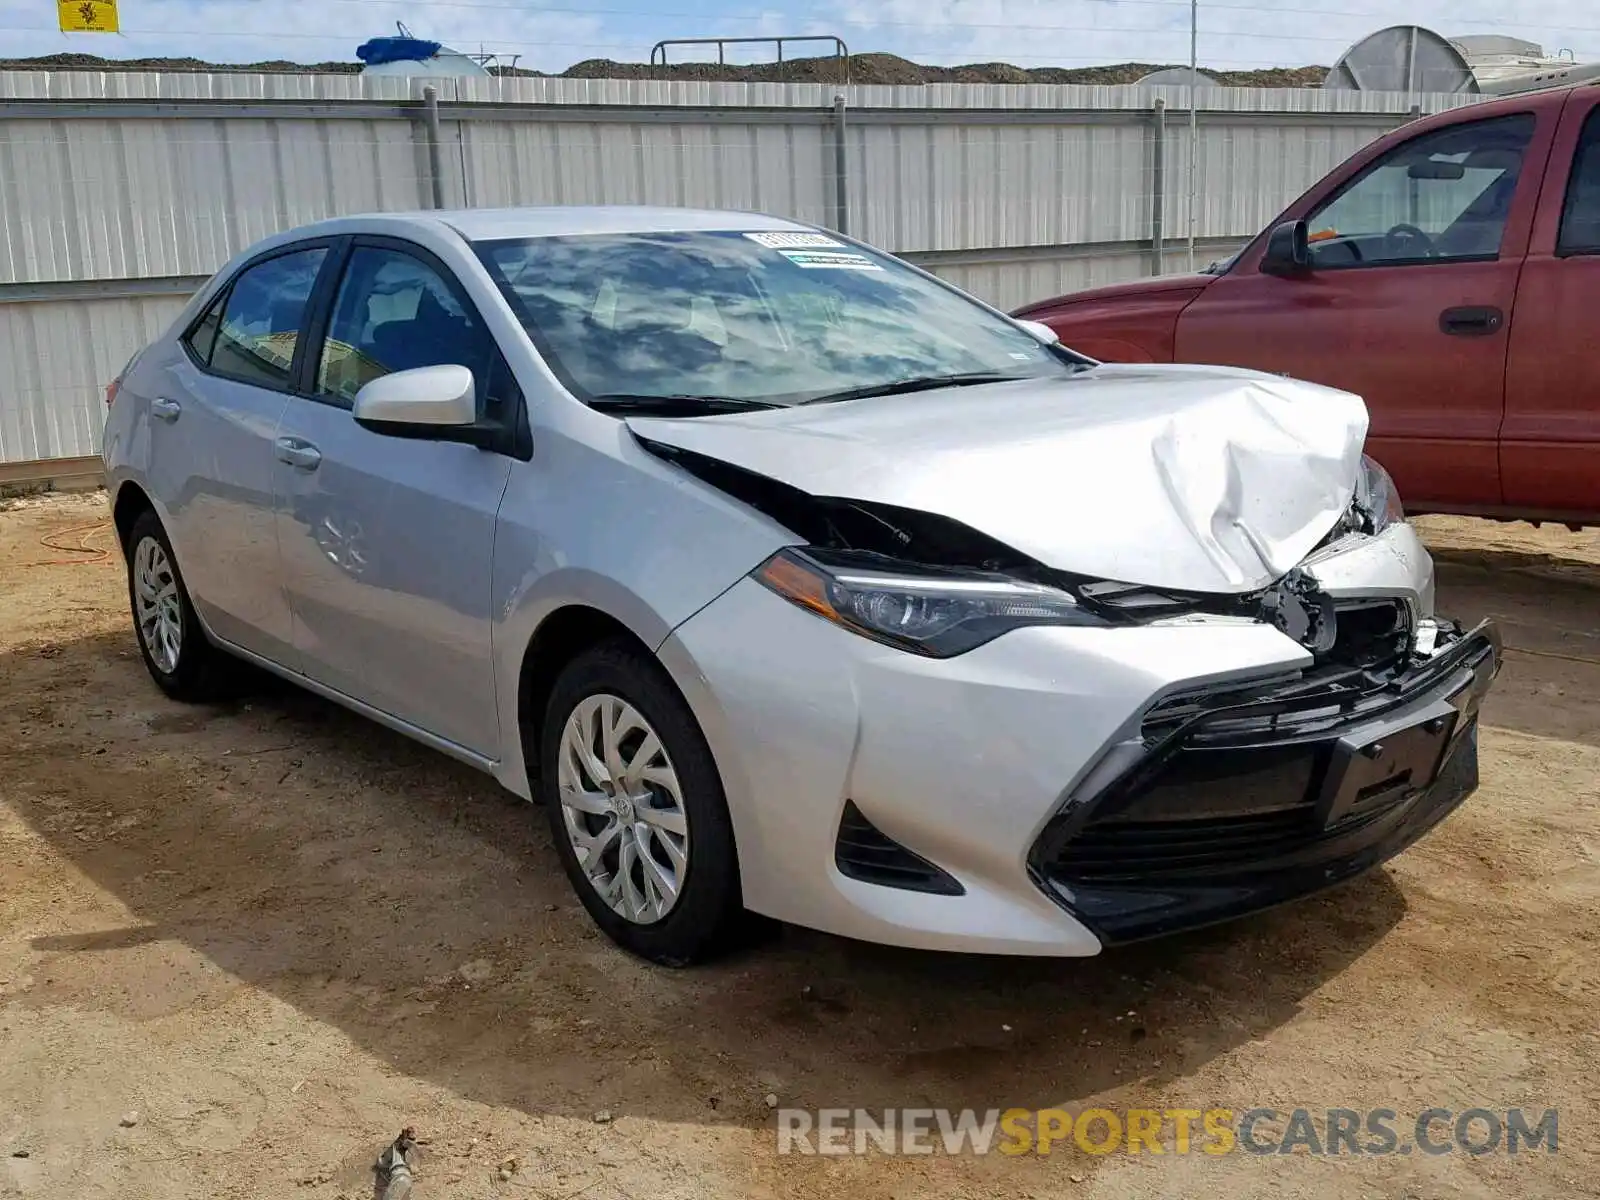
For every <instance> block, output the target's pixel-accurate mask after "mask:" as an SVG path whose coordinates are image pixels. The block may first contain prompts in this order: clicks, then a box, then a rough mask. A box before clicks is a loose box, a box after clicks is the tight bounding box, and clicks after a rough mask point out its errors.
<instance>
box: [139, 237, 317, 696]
mask: <svg viewBox="0 0 1600 1200" xmlns="http://www.w3.org/2000/svg"><path fill="white" fill-rule="evenodd" d="M328 252H329V248H328V244H327V243H326V242H302V243H297V244H295V245H293V246H289V247H286V248H283V249H278V250H274V251H272V252H270V253H269V254H267V255H265V256H263V257H261V258H258V259H256V260H254V261H253V262H250V263H248V264H246V265H245V266H244V267H243V268H241V269H240V270H239V272H238V273H237V274H236V275H235V276H234V277H233V279H232V280H231V281H230V282H229V284H228V285H227V286H225V287H224V288H223V289H222V291H221V292H220V293H219V294H218V295H217V297H216V299H215V300H213V301H212V303H211V304H209V305H208V306H207V307H206V309H205V310H204V311H203V312H202V313H201V314H200V316H199V318H198V319H197V320H196V322H195V323H194V324H193V325H192V326H191V327H190V328H189V329H188V330H187V331H186V332H185V334H184V336H183V339H182V347H183V353H184V357H183V358H182V359H181V360H179V361H177V362H176V363H175V364H174V365H173V366H172V367H171V368H169V369H167V370H166V371H163V372H159V373H156V374H154V375H153V376H152V378H153V380H154V385H153V393H154V394H152V395H150V396H148V397H143V399H144V400H145V401H146V402H147V403H148V404H149V408H150V415H151V422H150V426H151V455H150V479H151V486H152V487H153V488H154V489H155V493H156V495H157V497H158V498H159V499H160V500H161V502H162V505H163V506H164V508H165V509H166V513H167V520H168V524H169V529H168V534H169V536H170V537H171V538H172V541H173V547H174V549H175V550H176V551H177V554H178V565H179V568H180V569H181V570H182V571H183V574H184V580H185V582H186V583H187V585H188V588H189V594H190V596H191V597H192V598H193V600H194V603H195V607H196V608H197V609H198V610H199V612H200V616H201V618H202V619H203V620H204V621H205V623H206V625H207V627H208V628H210V629H211V631H212V632H213V633H215V634H216V635H217V636H218V637H220V638H222V639H224V640H226V641H228V642H230V643H232V644H234V645H236V646H241V647H243V648H244V649H246V650H250V651H253V652H255V653H257V654H260V655H262V656H264V657H266V658H269V659H271V660H273V661H274V662H277V663H280V664H282V665H283V666H286V667H290V668H293V667H294V665H295V662H294V651H293V635H292V632H291V621H290V616H289V606H288V602H287V600H286V598H285V596H284V591H283V586H282V582H281V579H280V577H279V573H278V536H277V530H276V527H275V524H274V519H273V511H272V509H273V505H272V475H273V449H272V440H273V437H274V435H275V434H276V431H277V427H278V418H279V416H280V415H281V414H282V412H283V409H284V406H285V405H286V404H287V403H288V398H289V390H290V380H291V379H293V378H294V371H295V366H296V363H297V362H298V361H299V357H300V356H301V355H302V354H303V353H304V347H303V344H302V339H301V338H300V330H301V328H302V326H303V324H304V322H305V319H306V313H307V307H308V302H309V300H310V298H311V294H312V291H313V289H314V287H315V284H316V281H317V277H318V273H319V272H320V271H321V270H322V268H323V266H324V265H325V263H326V261H327V257H328Z"/></svg>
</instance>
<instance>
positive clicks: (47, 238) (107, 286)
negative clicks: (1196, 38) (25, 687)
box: [0, 72, 1463, 463]
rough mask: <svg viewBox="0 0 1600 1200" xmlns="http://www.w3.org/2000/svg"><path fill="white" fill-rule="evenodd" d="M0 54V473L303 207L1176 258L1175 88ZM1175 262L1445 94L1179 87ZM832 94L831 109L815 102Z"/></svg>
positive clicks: (70, 430) (1053, 264) (989, 290)
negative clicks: (816, 233) (50, 64)
mask: <svg viewBox="0 0 1600 1200" xmlns="http://www.w3.org/2000/svg"><path fill="white" fill-rule="evenodd" d="M432 83H433V86H434V87H435V88H436V91H437V116H438V124H437V129H438V140H437V141H434V135H433V134H432V133H431V132H430V129H431V128H432V127H433V126H432V125H431V123H430V121H429V119H428V107H429V106H428V104H427V102H426V101H425V99H424V96H423V87H424V83H423V81H419V80H407V79H392V78H391V79H372V78H367V79H363V78H361V77H359V76H331V75H324V76H295V75H240V74H216V75H154V74H89V73H72V72H62V73H51V72H13V73H0V463H6V462H17V461H20V460H37V459H52V458H62V457H72V456H79V455H87V454H93V453H95V452H96V451H97V449H98V445H99V431H100V419H101V412H102V402H101V396H102V391H103V388H104V385H105V383H106V381H107V380H108V379H110V378H111V377H112V376H113V375H114V374H115V373H116V371H117V370H118V369H119V368H120V367H121V365H122V363H123V362H124V361H125V360H126V359H127V357H128V356H129V355H130V354H131V353H132V352H133V351H134V350H135V349H136V348H137V347H138V346H139V345H141V344H142V343H143V342H145V341H147V340H148V339H149V338H151V337H153V336H154V335H156V334H157V333H159V332H160V331H161V330H162V329H163V328H165V326H166V325H167V324H168V323H169V322H170V321H171V320H172V318H173V316H174V314H175V313H176V312H177V311H178V309H179V308H180V307H181V305H182V303H183V299H184V297H185V296H187V295H188V294H189V293H190V292H191V291H193V289H194V288H195V287H196V286H197V285H198V284H199V283H200V282H201V281H202V280H203V279H204V278H205V277H206V276H207V275H209V274H210V273H211V272H212V271H214V270H215V269H216V268H217V267H218V266H219V265H220V264H221V263H223V262H224V261H226V260H227V259H228V258H229V257H230V256H231V255H232V254H233V253H235V252H236V251H238V250H239V249H242V248H243V247H245V246H247V245H248V244H250V243H251V242H252V241H254V240H256V239H257V238H259V237H262V236H263V235H265V234H267V233H271V232H274V231H276V230H279V229H283V228H286V227H289V226H292V225H297V224H301V223H303V222H307V221H313V220H318V219H321V218H324V217H328V216H334V215H339V214H345V213H353V212H363V211H373V210H391V211H393V210H404V209H418V208H427V207H432V206H434V204H435V202H436V201H442V203H443V204H444V205H445V206H448V207H455V206H460V205H471V206H488V205H513V204H592V203H612V204H627V203H647V204H669V205H690V206H708V207H723V208H736V209H754V210H760V211H763V212H771V213H777V214H780V215H784V216H790V217H794V218H798V219H800V220H803V221H809V222H814V223H816V224H819V225H824V226H829V227H834V228H843V229H846V230H847V231H848V232H849V233H851V234H853V235H855V236H858V237H862V238H865V239H866V240H868V241H871V242H874V243H876V244H878V245H880V246H883V247H885V248H887V249H889V250H892V251H894V252H896V253H899V254H901V255H903V256H905V257H907V258H908V259H911V260H912V261H915V262H919V263H921V264H922V265H925V266H928V267H930V268H931V269H933V270H936V271H938V272H939V273H940V274H941V275H944V276H945V277H946V278H948V279H950V280H952V281H953V282H955V283H957V284H958V285H960V286H962V287H965V288H967V289H968V290H970V291H973V292H974V293H976V294H978V295H980V296H982V297H984V298H985V299H987V300H989V301H991V302H992V303H995V304H998V305H1000V306H1002V307H1007V308H1009V307H1014V306H1016V305H1018V304H1021V303H1023V302H1025V301H1027V300H1031V299H1035V298H1039V297H1043V296H1048V295H1052V294H1055V293H1058V292H1064V291H1070V290H1073V289H1076V288H1081V287H1086V286H1091V285H1094V284H1098V283H1104V282H1112V281H1115V280H1119V279H1125V278H1130V277H1133V276H1137V275H1141V274H1153V273H1157V272H1159V271H1161V270H1163V269H1166V270H1173V269H1181V268H1182V267H1184V266H1185V265H1186V263H1187V255H1186V248H1185V246H1184V244H1183V243H1184V239H1185V237H1186V235H1187V233H1188V231H1189V213H1190V206H1189V194H1188V184H1189V163H1188V158H1189V145H1190V143H1189V137H1188V129H1187V120H1188V114H1187V111H1186V110H1185V109H1184V107H1183V106H1184V105H1185V103H1186V97H1187V93H1186V91H1185V90H1184V89H1182V88H1161V89H1138V88H1125V87H1118V88H1101V87H1060V86H1011V85H983V84H959V85H956V84H940V85H930V86H925V87H904V88H901V87H850V88H842V89H841V88H836V87H828V86H824V85H817V84H736V83H686V82H649V81H603V80H601V81H596V80H569V79H504V80H501V79H464V80H437V81H432ZM1199 96H1200V103H1201V106H1202V107H1201V111H1200V112H1199V114H1198V128H1199V141H1198V147H1199V153H1198V158H1197V161H1196V163H1195V171H1194V179H1195V184H1196V189H1195V205H1194V225H1195V228H1194V236H1195V238H1196V240H1197V246H1198V249H1199V252H1200V255H1201V261H1202V262H1203V261H1205V260H1206V259H1209V258H1211V257H1216V256H1218V255H1220V254H1222V253H1226V252H1228V251H1230V250H1231V249H1233V248H1234V247H1236V246H1237V245H1238V244H1240V242H1241V241H1242V240H1244V239H1245V238H1246V237H1248V236H1249V235H1251V234H1253V233H1254V232H1255V231H1256V230H1258V229H1259V228H1260V227H1261V226H1262V225H1263V224H1264V223H1265V222H1267V221H1268V220H1270V219H1271V218H1272V217H1273V216H1274V215H1275V214H1276V213H1277V212H1278V211H1279V210H1280V209H1281V208H1282V206H1283V205H1284V204H1285V203H1286V202H1287V201H1288V200H1290V199H1291V198H1293V197H1294V196H1295V195H1296V194H1298V193H1299V192H1300V191H1302V190H1303V189H1304V188H1305V187H1307V186H1308V185H1310V184H1311V183H1312V182H1314V181H1315V180H1316V179H1318V178H1319V177H1320V176H1322V175H1323V174H1324V173H1326V172H1327V171H1328V170H1329V169H1330V168H1332V167H1333V166H1334V165H1335V164H1336V163H1338V162H1339V161H1341V160H1342V159H1343V158H1345V157H1346V156H1348V155H1349V154H1351V153H1352V152H1354V151H1355V150H1356V149H1358V148H1359V147H1360V146H1362V145H1364V144H1365V143H1366V142H1368V141H1370V140H1371V139H1372V138H1374V137H1377V136H1379V135H1380V134H1382V133H1384V132H1386V131H1387V130H1389V129H1392V128H1394V127H1395V126H1396V125H1397V124H1399V123H1401V122H1402V121H1404V120H1406V119H1408V118H1409V116H1410V115H1411V114H1412V113H1413V112H1416V111H1433V110H1435V109H1437V108H1441V107H1445V106H1448V105H1451V104H1457V103H1461V102H1462V100H1463V98H1462V97H1450V96H1429V97H1420V98H1412V97H1406V96H1401V95H1391V94H1387V93H1351V92H1342V93H1341V92H1321V91H1311V90H1295V91H1289V90H1284V91H1259V90H1246V89H1215V90H1209V89H1208V90H1203V91H1201V92H1200V93H1199ZM841 100H842V102H841Z"/></svg>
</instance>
